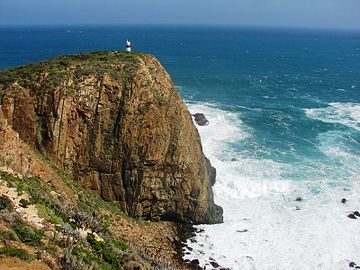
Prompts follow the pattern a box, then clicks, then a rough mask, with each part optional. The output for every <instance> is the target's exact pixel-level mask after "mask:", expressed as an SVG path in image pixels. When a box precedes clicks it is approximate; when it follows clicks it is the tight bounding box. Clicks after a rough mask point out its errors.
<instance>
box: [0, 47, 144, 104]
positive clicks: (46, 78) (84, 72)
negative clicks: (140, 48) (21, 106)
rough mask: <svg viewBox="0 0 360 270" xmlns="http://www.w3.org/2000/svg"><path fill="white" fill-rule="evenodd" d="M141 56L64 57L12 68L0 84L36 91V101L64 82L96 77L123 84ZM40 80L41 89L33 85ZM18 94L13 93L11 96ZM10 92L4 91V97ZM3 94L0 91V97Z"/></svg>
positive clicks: (1, 75)
mask: <svg viewBox="0 0 360 270" xmlns="http://www.w3.org/2000/svg"><path fill="white" fill-rule="evenodd" d="M141 57H142V55H141V54H140V53H126V52H105V51H99V52H92V53H81V54H77V55H64V56H59V57H55V58H52V59H49V60H47V61H42V62H38V63H34V64H29V65H24V66H20V67H17V68H11V69H8V70H5V71H2V72H0V84H2V85H5V86H10V85H12V84H13V83H15V82H17V83H18V84H19V85H20V86H22V87H27V88H31V89H33V90H35V94H36V96H37V97H38V98H41V96H42V94H44V93H46V92H52V91H54V90H56V89H57V88H58V87H59V86H61V85H62V84H63V82H64V81H65V80H67V79H70V78H72V79H74V80H75V81H76V80H81V79H83V78H84V77H88V76H96V77H97V78H98V79H102V78H103V77H104V75H105V74H107V75H108V76H110V77H111V78H112V79H113V80H117V81H121V82H122V83H123V84H126V83H127V82H128V81H130V80H131V79H132V77H133V75H134V72H135V71H136V69H137V68H138V64H139V59H140V58H141ZM40 77H41V78H42V83H41V85H38V84H37V83H36V82H37V81H38V79H39V78H40ZM17 91H18V90H16V89H13V93H12V94H16V92H17ZM76 91H77V89H76V88H75V87H74V86H68V87H67V91H66V92H67V94H68V95H73V94H75V93H76ZM8 93H9V91H7V94H8ZM3 95H4V93H3V92H2V91H1V90H0V97H2V96H3ZM0 101H1V99H0Z"/></svg>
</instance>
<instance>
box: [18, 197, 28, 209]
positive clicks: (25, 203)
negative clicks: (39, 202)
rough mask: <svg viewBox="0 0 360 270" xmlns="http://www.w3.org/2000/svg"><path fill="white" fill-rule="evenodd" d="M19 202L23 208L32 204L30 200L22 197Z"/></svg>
mask: <svg viewBox="0 0 360 270" xmlns="http://www.w3.org/2000/svg"><path fill="white" fill-rule="evenodd" d="M19 204H20V206H21V207H23V208H27V207H28V206H29V205H31V203H30V202H29V201H28V200H25V199H21V200H20V201H19Z"/></svg>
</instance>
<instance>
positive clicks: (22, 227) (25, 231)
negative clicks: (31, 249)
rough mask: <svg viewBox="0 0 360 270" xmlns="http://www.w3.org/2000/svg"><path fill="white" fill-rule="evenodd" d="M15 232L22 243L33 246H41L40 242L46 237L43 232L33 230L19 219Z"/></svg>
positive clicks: (14, 227) (16, 222) (15, 224)
mask: <svg viewBox="0 0 360 270" xmlns="http://www.w3.org/2000/svg"><path fill="white" fill-rule="evenodd" d="M13 230H14V231H15V233H16V234H17V236H18V237H19V239H20V240H21V241H22V242H24V243H29V244H32V245H37V244H39V243H40V240H41V239H42V238H43V237H44V233H43V232H42V231H38V230H36V229H34V228H32V227H31V226H29V225H27V224H25V223H24V222H23V221H22V220H19V219H18V220H16V221H15V223H14V225H13Z"/></svg>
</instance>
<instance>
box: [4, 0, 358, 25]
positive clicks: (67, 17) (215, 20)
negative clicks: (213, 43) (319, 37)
mask: <svg viewBox="0 0 360 270" xmlns="http://www.w3.org/2000/svg"><path fill="white" fill-rule="evenodd" d="M19 24H20V25H24V24H25V25H30V24H40V25H53V24H221V25H223V24H225V25H227V24H230V25H252V26H285V27H311V28H349V29H360V0H297V1H295V0H129V1H123V0H0V25H19Z"/></svg>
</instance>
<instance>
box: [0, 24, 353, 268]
mask: <svg viewBox="0 0 360 270" xmlns="http://www.w3.org/2000/svg"><path fill="white" fill-rule="evenodd" d="M0 37H1V42H0V69H4V68H8V67H11V66H16V65H20V64H26V63H31V62H33V61H39V60H43V59H47V58H49V57H52V56H56V55H61V54H69V53H79V52H86V51H94V50H115V49H117V50H120V49H123V47H124V41H125V40H126V39H130V40H131V41H132V43H133V47H134V49H135V50H137V51H144V52H149V53H152V54H154V55H155V56H156V57H158V58H159V59H160V61H161V62H162V64H163V65H164V66H165V67H166V69H167V70H168V72H169V73H170V75H171V76H172V78H173V80H174V83H175V84H176V85H177V87H178V90H179V92H180V94H181V95H182V97H183V98H184V99H185V101H186V102H187V104H188V106H189V109H190V111H192V112H204V113H205V114H206V116H207V118H208V120H209V122H210V124H209V126H207V127H199V132H200V134H201V137H202V141H203V146H204V151H205V153H206V155H207V156H209V157H210V159H211V161H212V163H213V164H214V165H215V166H216V168H217V170H218V178H217V183H216V185H215V187H214V192H215V199H216V201H217V202H218V203H219V204H221V205H222V206H223V207H224V210H225V222H224V224H222V225H216V226H202V227H201V226H200V227H201V228H203V229H204V232H203V233H199V234H198V235H197V237H196V240H197V244H191V243H190V245H192V246H193V248H194V251H193V252H191V254H190V255H188V256H187V258H195V257H196V258H199V259H200V261H201V262H202V264H204V265H206V264H208V261H209V257H212V258H214V259H216V260H217V261H218V262H219V263H221V264H222V265H224V266H228V267H232V269H343V268H342V267H344V269H346V267H347V265H348V263H347V262H348V260H354V261H356V260H357V261H358V263H359V264H360V255H359V253H358V250H360V244H359V243H360V241H359V240H360V239H359V235H360V234H359V233H360V220H350V219H348V218H347V217H346V215H347V214H348V213H351V211H355V210H360V186H359V183H360V32H350V31H342V32H339V31H320V30H291V29H260V28H225V27H218V28H214V27H213V28H206V27H181V28H179V27H145V26H136V27H135V26H134V27H115V26H113V27H110V26H108V27H52V28H44V27H37V28H24V27H23V28H6V29H5V28H0ZM231 160H232V161H231ZM297 196H300V197H302V198H303V199H304V200H303V201H302V202H301V203H299V202H294V198H296V197H297ZM343 197H346V198H347V199H348V203H347V204H346V205H342V204H340V203H339V200H341V198H343ZM296 207H297V208H300V209H301V210H300V211H298V210H296ZM244 220H245V221H244ZM356 222H357V223H356ZM239 228H245V229H248V233H246V234H241V235H239V233H237V231H238V230H239ZM221 232H224V233H225V234H222V233H221ZM220 236H221V237H220ZM228 237H231V239H232V241H229V239H227V238H228ZM284 238H286V239H287V241H286V242H284V241H283V240H282V239H284ZM265 240H266V241H265ZM225 247H228V248H225ZM249 258H251V259H249ZM299 258H302V261H301V262H299Z"/></svg>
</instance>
